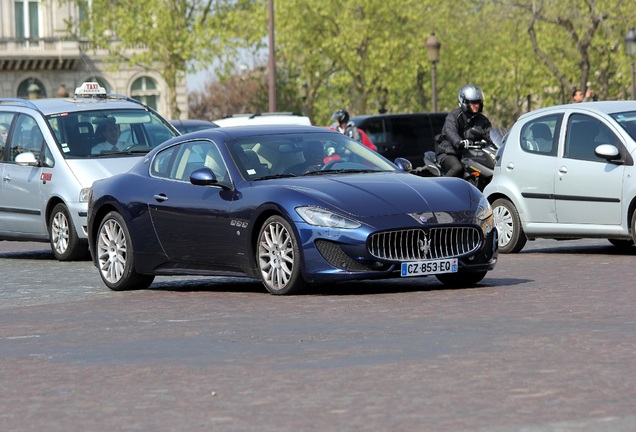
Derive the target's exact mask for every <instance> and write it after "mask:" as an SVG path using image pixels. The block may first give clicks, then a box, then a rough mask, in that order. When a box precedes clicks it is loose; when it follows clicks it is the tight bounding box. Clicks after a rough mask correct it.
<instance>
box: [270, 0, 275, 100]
mask: <svg viewBox="0 0 636 432" xmlns="http://www.w3.org/2000/svg"><path fill="white" fill-rule="evenodd" d="M268 75H269V112H275V111H276V50H275V44H274V0H269V62H268Z"/></svg>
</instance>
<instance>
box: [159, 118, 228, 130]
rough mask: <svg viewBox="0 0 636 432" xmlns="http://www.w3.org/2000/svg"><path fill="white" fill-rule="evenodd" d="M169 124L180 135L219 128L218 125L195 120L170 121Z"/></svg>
mask: <svg viewBox="0 0 636 432" xmlns="http://www.w3.org/2000/svg"><path fill="white" fill-rule="evenodd" d="M170 124H171V125H172V126H174V127H175V128H177V130H178V131H179V132H181V133H182V134H186V133H189V132H196V131H200V130H203V129H210V128H216V127H219V125H217V124H216V123H213V122H211V121H207V120H197V119H186V120H170Z"/></svg>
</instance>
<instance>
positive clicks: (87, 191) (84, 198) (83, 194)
mask: <svg viewBox="0 0 636 432" xmlns="http://www.w3.org/2000/svg"><path fill="white" fill-rule="evenodd" d="M90 195H91V188H89V187H87V188H84V189H82V190H81V191H80V193H79V202H88V200H89V198H90Z"/></svg>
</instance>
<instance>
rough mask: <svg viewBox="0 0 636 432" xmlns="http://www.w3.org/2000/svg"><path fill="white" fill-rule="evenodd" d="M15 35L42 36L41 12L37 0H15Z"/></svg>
mask: <svg viewBox="0 0 636 432" xmlns="http://www.w3.org/2000/svg"><path fill="white" fill-rule="evenodd" d="M15 35H16V38H18V39H37V38H39V37H40V14H39V4H38V2H37V1H27V0H15Z"/></svg>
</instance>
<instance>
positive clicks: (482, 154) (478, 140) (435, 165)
mask: <svg viewBox="0 0 636 432" xmlns="http://www.w3.org/2000/svg"><path fill="white" fill-rule="evenodd" d="M504 132H505V131H503V130H502V129H498V128H492V129H491V130H490V134H489V135H488V136H486V133H485V132H484V130H483V129H482V128H481V127H473V128H471V129H469V130H468V131H467V133H466V139H468V140H470V141H472V142H473V144H469V145H467V146H466V147H464V149H463V151H462V157H461V163H462V165H463V166H464V180H466V181H468V182H469V183H471V184H472V185H473V186H475V187H476V188H477V189H479V190H480V191H483V190H484V188H485V187H486V185H487V184H488V183H490V181H491V180H492V175H493V172H494V169H495V162H496V155H497V151H498V150H499V147H500V146H501V143H502V139H503V135H504ZM487 138H489V139H487ZM411 172H412V173H413V174H415V175H419V176H421V177H441V176H443V175H444V172H443V170H442V166H441V165H440V164H439V162H437V157H436V155H435V152H434V151H427V152H426V153H424V166H422V167H418V168H416V169H414V170H413V171H411Z"/></svg>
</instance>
